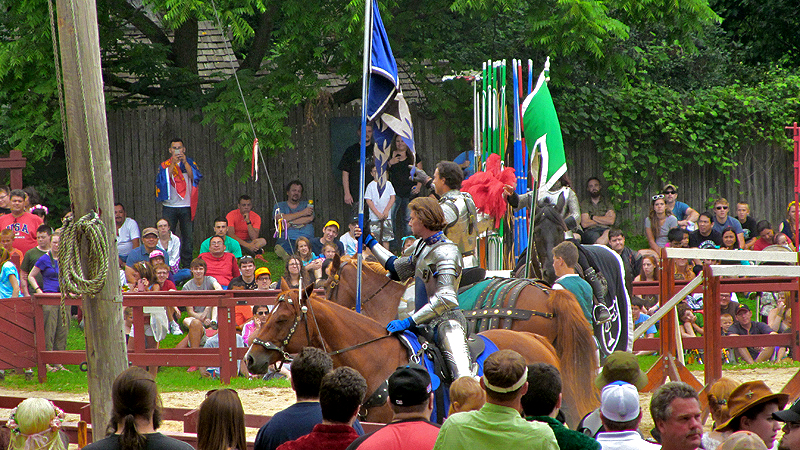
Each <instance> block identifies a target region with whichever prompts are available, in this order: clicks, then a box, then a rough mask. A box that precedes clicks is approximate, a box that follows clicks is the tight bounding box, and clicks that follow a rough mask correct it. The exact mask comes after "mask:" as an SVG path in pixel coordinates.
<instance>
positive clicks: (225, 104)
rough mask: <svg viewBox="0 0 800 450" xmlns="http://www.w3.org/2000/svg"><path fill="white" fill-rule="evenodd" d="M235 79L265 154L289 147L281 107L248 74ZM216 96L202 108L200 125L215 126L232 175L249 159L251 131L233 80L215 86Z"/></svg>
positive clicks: (282, 108) (287, 131) (255, 79)
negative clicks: (240, 84)
mask: <svg viewBox="0 0 800 450" xmlns="http://www.w3.org/2000/svg"><path fill="white" fill-rule="evenodd" d="M239 80H240V82H241V83H242V92H243V93H244V94H245V100H246V101H247V108H248V110H249V112H250V115H251V117H252V120H253V126H254V128H255V132H256V135H257V136H258V142H259V146H260V148H261V149H262V151H265V153H267V154H269V153H275V150H276V149H289V148H292V146H293V144H292V141H291V139H290V137H291V130H290V129H289V127H287V126H286V125H285V123H286V117H287V114H288V111H287V109H286V107H285V105H281V104H280V103H279V102H276V101H275V100H274V99H273V98H272V97H270V96H268V95H267V93H266V92H265V88H264V86H263V85H260V84H259V80H258V79H257V78H255V77H253V76H252V74H251V73H248V72H241V73H239ZM216 94H217V95H216V96H215V98H214V100H213V101H211V102H209V103H208V104H207V105H206V106H205V107H204V108H203V113H204V118H203V125H209V124H212V123H213V124H215V125H216V128H217V139H218V140H219V141H220V142H221V143H222V145H223V147H225V148H226V149H227V150H226V152H225V156H226V157H227V158H226V159H227V161H228V165H227V167H226V171H227V173H228V174H233V172H234V170H235V169H236V166H237V165H238V164H239V163H240V162H242V161H250V160H251V159H252V154H253V149H252V142H253V138H254V136H253V131H252V129H251V128H250V122H249V121H248V118H247V114H246V113H245V105H244V103H242V99H241V97H240V94H239V88H238V87H237V85H236V81H235V80H233V79H230V80H226V81H223V82H221V83H219V84H218V85H217V88H216ZM242 173H244V175H243V176H244V177H247V176H249V171H243V172H242Z"/></svg>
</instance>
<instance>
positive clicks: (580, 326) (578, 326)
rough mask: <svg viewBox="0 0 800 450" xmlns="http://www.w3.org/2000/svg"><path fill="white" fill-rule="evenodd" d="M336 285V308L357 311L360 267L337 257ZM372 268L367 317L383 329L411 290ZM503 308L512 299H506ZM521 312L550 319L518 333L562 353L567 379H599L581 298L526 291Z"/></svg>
mask: <svg viewBox="0 0 800 450" xmlns="http://www.w3.org/2000/svg"><path fill="white" fill-rule="evenodd" d="M330 269H331V273H332V274H333V276H332V277H331V281H330V282H329V283H328V284H326V289H325V293H326V297H327V298H328V299H329V300H331V301H332V302H334V303H337V304H339V305H342V306H344V307H346V308H350V309H353V310H354V309H355V306H356V294H355V292H356V289H355V287H356V274H357V268H356V265H355V263H353V262H350V261H346V260H345V261H344V262H341V261H340V259H339V257H338V256H337V257H335V258H334V260H333V263H332V264H331V267H330ZM379 270H383V269H382V268H377V269H376V268H375V267H373V266H372V265H366V264H365V265H364V270H363V271H362V273H363V277H362V279H361V292H362V297H361V298H362V300H361V308H362V309H361V311H362V313H363V314H364V315H366V316H368V317H371V318H373V319H375V320H377V321H378V322H380V323H381V324H383V325H386V324H388V323H389V321H390V320H394V319H395V318H396V315H397V307H398V305H399V304H400V300H401V298H400V297H401V296H402V295H403V292H404V291H405V289H406V287H405V286H404V285H403V284H401V283H398V282H396V281H392V280H390V279H389V278H388V277H386V276H385V275H384V274H383V273H382V272H379ZM503 302H504V303H503V305H500V307H503V306H505V305H507V304H508V298H505V299H503ZM516 308H519V309H527V310H531V311H539V312H541V313H544V315H549V317H543V316H541V315H533V316H531V318H530V319H528V320H515V321H514V322H513V324H512V325H511V329H512V330H514V331H526V332H530V333H536V334H539V335H542V336H544V338H545V339H547V340H548V341H549V342H550V343H551V344H553V346H554V347H555V349H556V355H557V356H558V358H559V360H561V362H562V366H564V367H565V368H566V370H565V371H564V372H568V371H572V370H574V372H573V373H571V374H566V373H565V374H564V375H565V377H566V376H574V377H575V379H578V380H590V379H593V378H594V376H595V369H596V368H597V367H598V364H599V362H598V361H597V354H596V353H595V348H597V346H596V345H595V341H594V338H593V337H592V329H591V327H590V326H589V322H587V321H586V317H585V316H584V315H583V310H582V309H581V307H580V305H579V304H578V300H576V299H575V296H574V295H572V294H571V293H569V292H568V291H565V290H559V289H551V290H549V291H548V292H545V291H544V290H542V289H541V288H540V287H538V286H534V285H530V286H527V287H525V288H524V289H523V290H522V291H521V292H520V294H519V296H518V297H517V303H516Z"/></svg>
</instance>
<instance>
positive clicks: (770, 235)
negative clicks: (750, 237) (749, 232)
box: [753, 220, 775, 251]
mask: <svg viewBox="0 0 800 450" xmlns="http://www.w3.org/2000/svg"><path fill="white" fill-rule="evenodd" d="M756 233H758V239H756V241H755V242H754V243H753V250H759V251H760V250H764V249H765V248H767V247H769V246H770V245H772V244H774V243H775V242H774V239H775V232H774V231H773V230H772V225H771V224H770V223H769V222H767V221H766V220H762V221H760V222H758V224H756Z"/></svg>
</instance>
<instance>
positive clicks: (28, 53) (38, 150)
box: [0, 0, 62, 162]
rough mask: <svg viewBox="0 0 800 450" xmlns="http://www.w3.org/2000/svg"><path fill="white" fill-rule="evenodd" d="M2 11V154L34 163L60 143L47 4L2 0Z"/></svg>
mask: <svg viewBox="0 0 800 450" xmlns="http://www.w3.org/2000/svg"><path fill="white" fill-rule="evenodd" d="M0 9H2V10H3V11H4V12H3V14H0V86H2V88H1V89H0V153H7V152H8V151H10V150H13V149H19V150H22V152H23V154H24V155H25V157H27V158H28V160H29V161H30V162H35V161H37V160H39V159H41V158H43V157H45V156H47V155H49V154H50V153H51V152H52V150H53V145H54V144H55V143H56V142H58V141H60V140H61V139H62V136H61V134H62V133H61V122H60V116H61V115H60V113H59V107H58V97H57V95H56V82H55V69H54V67H55V65H54V63H53V58H54V56H53V46H52V44H51V33H50V19H49V18H48V17H49V16H48V10H47V3H46V2H41V1H33V0H14V1H6V0H0ZM21 36H24V39H21V38H20V37H21Z"/></svg>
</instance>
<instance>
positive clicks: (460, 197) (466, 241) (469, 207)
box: [439, 190, 478, 259]
mask: <svg viewBox="0 0 800 450" xmlns="http://www.w3.org/2000/svg"><path fill="white" fill-rule="evenodd" d="M439 204H440V205H441V206H442V211H443V212H444V218H445V222H447V226H446V227H445V228H444V234H445V235H446V236H447V238H448V239H450V240H451V241H453V243H454V244H456V246H458V250H459V252H460V253H461V256H463V257H464V258H467V257H470V256H473V255H474V253H475V247H476V245H477V241H478V223H477V221H478V217H477V208H476V207H475V202H474V201H473V200H472V196H471V195H470V194H469V193H467V192H461V191H457V190H452V191H448V192H447V193H446V194H444V195H443V196H442V198H440V199H439ZM472 259H474V258H472Z"/></svg>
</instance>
